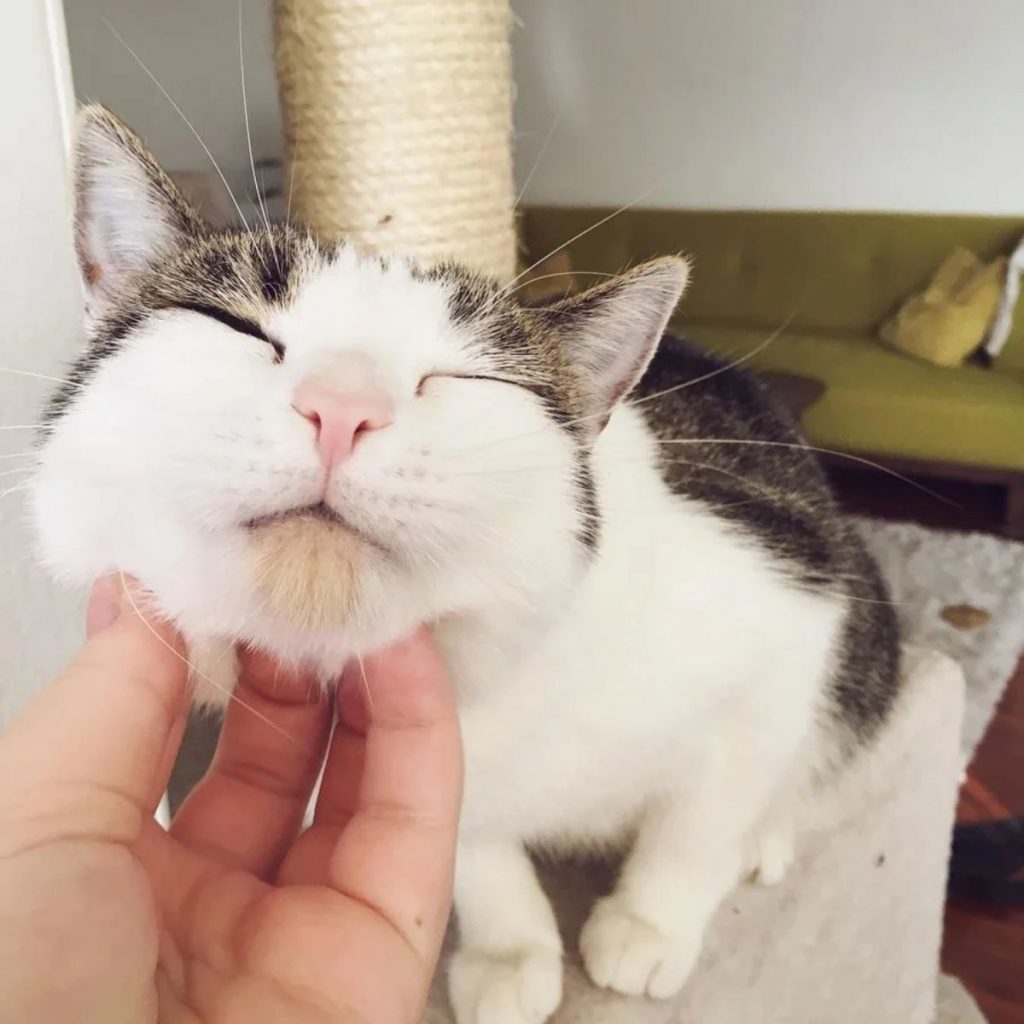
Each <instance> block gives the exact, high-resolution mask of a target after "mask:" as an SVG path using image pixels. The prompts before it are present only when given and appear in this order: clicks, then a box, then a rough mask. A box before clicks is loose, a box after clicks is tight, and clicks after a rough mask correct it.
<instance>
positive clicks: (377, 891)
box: [282, 633, 462, 963]
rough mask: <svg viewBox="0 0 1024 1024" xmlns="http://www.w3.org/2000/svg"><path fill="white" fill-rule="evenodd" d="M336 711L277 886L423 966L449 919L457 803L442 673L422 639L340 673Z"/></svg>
mask: <svg viewBox="0 0 1024 1024" xmlns="http://www.w3.org/2000/svg"><path fill="white" fill-rule="evenodd" d="M339 705H340V707H341V715H340V719H339V722H338V726H337V728H336V729H335V733H334V737H333V739H332V741H331V748H330V752H329V754H328V758H327V763H326V766H325V769H324V776H323V782H322V785H321V790H320V797H319V800H318V802H317V809H316V815H315V818H314V824H313V827H312V828H311V829H310V830H309V832H307V833H306V834H305V835H304V836H303V837H302V838H301V839H300V840H299V842H298V843H297V844H296V846H295V848H294V849H293V851H292V853H291V855H290V856H289V858H288V860H287V861H286V862H285V865H284V866H283V868H282V880H283V881H288V882H298V881H309V882H312V881H320V882H326V883H327V884H329V885H331V886H333V887H334V888H336V889H338V890H339V891H340V892H342V893H344V894H345V895H347V896H349V897H350V898H353V899H356V900H359V901H360V902H361V903H363V904H365V905H367V906H369V907H370V908H371V909H373V910H374V911H375V912H377V913H378V914H380V915H381V916H383V917H384V918H385V919H386V920H388V921H389V922H390V923H391V925H392V926H393V927H394V928H395V929H396V930H398V931H399V932H400V933H401V934H402V935H403V936H404V937H405V939H406V941H407V942H408V943H409V944H410V945H411V946H412V948H413V949H414V950H416V952H417V953H418V954H419V955H420V956H421V958H422V959H423V960H424V961H426V962H428V963H429V962H431V961H432V959H433V958H434V957H436V955H437V949H438V947H439V946H440V941H441V937H442V935H443V933H444V927H445V923H446V922H447V919H448V912H449V908H450V903H451V880H452V872H453V868H454V862H455V841H456V835H457V831H458V818H459V808H460V805H461V800H462V745H461V741H460V736H459V726H458V718H457V714H456V706H455V697H454V694H453V692H452V689H451V686H450V684H449V681H448V673H447V670H446V668H445V666H444V664H443V662H442V661H441V658H440V656H439V654H438V653H437V651H436V649H435V648H434V645H433V643H432V642H431V640H430V639H429V637H428V636H427V635H426V634H425V633H421V634H419V635H417V636H416V637H414V638H413V639H412V640H410V641H408V642H407V643H404V644H401V645H399V646H397V647H393V648H391V649H389V650H387V651H384V652H382V653H381V654H378V655H375V656H373V657H370V658H367V659H366V661H365V663H364V664H363V665H361V666H360V665H355V666H351V667H350V668H349V670H348V671H347V672H346V675H345V679H344V680H343V689H342V693H341V695H340V696H339ZM361 717H362V721H360V718H361ZM364 727H365V733H364V731H363V730H364Z"/></svg>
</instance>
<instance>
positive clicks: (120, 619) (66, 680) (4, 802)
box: [0, 580, 187, 845]
mask: <svg viewBox="0 0 1024 1024" xmlns="http://www.w3.org/2000/svg"><path fill="white" fill-rule="evenodd" d="M97 586H98V588H100V589H101V591H102V589H103V588H106V591H107V593H106V594H105V599H106V601H107V603H108V604H109V605H110V614H109V616H107V617H108V618H110V619H115V621H113V622H112V624H110V625H109V626H107V628H104V629H102V631H101V632H98V633H96V634H95V635H94V636H92V637H91V639H90V640H89V641H88V643H86V645H85V646H84V647H83V648H82V650H81V651H80V652H79V654H78V656H77V657H76V658H75V659H74V660H73V661H72V662H71V664H70V665H68V667H67V668H66V669H64V671H63V672H62V673H61V674H60V675H59V676H58V677H57V679H56V680H55V681H54V682H53V683H52V684H51V685H50V686H49V687H47V688H46V689H45V690H43V691H42V692H41V693H40V694H39V695H38V696H37V697H36V698H35V700H34V701H32V703H31V704H29V706H28V707H27V708H26V709H25V711H24V712H23V713H22V714H21V715H20V716H19V717H18V718H16V719H15V720H14V721H13V722H12V723H11V725H10V726H9V728H8V729H7V731H6V733H5V734H4V737H3V742H2V743H0V780H2V782H0V814H3V815H4V816H5V817H6V818H7V820H8V824H13V823H16V826H17V827H15V828H10V829H8V828H5V829H4V830H3V831H4V834H5V837H6V838H8V839H9V840H11V841H13V842H16V843H19V844H22V845H24V844H26V843H38V842H43V841H47V840H51V839H56V838H69V837H72V836H80V835H91V836H94V837H102V838H107V839H111V840H114V841H129V840H131V839H132V838H133V836H134V833H135V832H137V830H138V827H139V824H140V821H141V819H142V816H143V814H145V815H146V816H148V814H149V813H151V810H152V808H151V807H150V806H149V804H150V802H151V801H152V799H153V793H154V791H155V789H156V788H159V779H158V776H159V775H160V773H161V772H162V771H166V770H167V763H166V761H167V759H166V756H165V755H166V752H167V748H168V745H169V743H170V742H172V741H173V737H174V735H175V732H176V730H177V729H178V726H179V725H180V722H181V720H182V716H183V714H184V708H185V692H186V677H187V670H186V665H185V660H184V655H183V653H182V647H181V641H180V639H179V638H178V637H177V636H176V635H175V633H174V632H173V631H172V630H170V629H169V628H168V627H166V626H164V625H162V624H161V623H159V622H157V621H156V620H152V621H151V620H150V619H148V618H146V617H144V613H143V612H142V611H141V609H140V607H139V602H140V600H141V598H140V597H136V596H135V595H133V594H132V593H131V592H130V591H128V590H127V589H125V588H124V587H123V586H121V585H119V584H118V583H116V582H115V581H113V580H105V581H103V582H102V583H100V584H98V585H97ZM95 603H96V602H94V606H95ZM42 805H45V806H46V808H47V813H46V814H41V813H39V811H40V806H42ZM33 812H34V813H33ZM15 834H16V835H17V838H16V839H15Z"/></svg>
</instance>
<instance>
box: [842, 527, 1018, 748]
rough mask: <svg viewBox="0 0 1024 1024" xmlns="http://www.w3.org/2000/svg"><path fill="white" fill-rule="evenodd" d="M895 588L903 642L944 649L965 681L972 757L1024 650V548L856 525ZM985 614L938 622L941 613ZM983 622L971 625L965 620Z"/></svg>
mask: <svg viewBox="0 0 1024 1024" xmlns="http://www.w3.org/2000/svg"><path fill="white" fill-rule="evenodd" d="M858 524H859V525H860V527H861V529H862V531H863V533H864V536H865V538H866V539H867V542H868V545H869V546H870V548H871V550H872V552H873V553H874V555H875V557H876V558H877V559H878V562H879V564H880V565H881V567H882V572H883V573H885V576H886V578H887V579H888V581H889V585H890V587H891V588H892V592H893V600H894V601H896V603H897V612H898V614H899V617H900V622H901V624H902V626H903V631H904V637H905V639H906V640H907V641H908V642H910V643H914V644H918V645H920V646H922V647H929V648H931V649H932V650H936V651H942V653H943V654H948V655H949V656H950V657H951V658H953V659H954V660H955V661H958V662H959V663H960V665H961V666H962V667H963V670H964V677H965V679H966V682H967V696H966V706H965V711H964V726H963V747H964V752H965V755H966V757H967V758H968V759H969V757H970V755H971V754H972V753H973V751H974V748H975V747H976V746H977V745H978V742H979V741H980V739H981V737H982V736H983V735H984V732H985V729H986V727H987V726H988V723H989V721H990V720H991V718H992V713H993V712H994V711H995V707H996V704H998V703H999V698H1000V697H1001V696H1002V694H1003V690H1004V689H1005V688H1006V684H1007V682H1008V681H1009V679H1010V676H1011V674H1012V673H1013V670H1014V666H1015V665H1016V663H1017V659H1018V657H1019V656H1020V653H1021V650H1022V649H1024V544H1020V543H1017V542H1015V541H1010V540H1004V539H1003V538H1001V537H991V536H989V535H988V534H983V533H952V532H948V531H945V530H931V529H926V528H925V527H923V526H917V525H915V524H913V523H883V522H878V521H876V520H867V519H861V520H858ZM950 608H969V609H976V610H977V611H979V612H981V613H983V615H982V616H971V614H970V613H967V614H961V615H960V616H956V615H955V614H954V615H953V617H954V618H959V620H960V622H961V625H960V626H959V627H958V626H956V625H953V624H951V623H950V622H948V621H947V620H946V619H944V618H943V617H942V613H943V611H944V610H945V609H950ZM984 616H987V617H988V621H987V622H984V623H983V624H978V625H974V626H973V627H972V626H970V625H969V624H968V623H969V621H970V619H971V618H972V617H973V618H976V619H978V618H982V617H984Z"/></svg>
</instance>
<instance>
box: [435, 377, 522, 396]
mask: <svg viewBox="0 0 1024 1024" xmlns="http://www.w3.org/2000/svg"><path fill="white" fill-rule="evenodd" d="M437 378H444V379H448V380H489V381H493V382H494V383H495V384H511V385H512V387H521V386H522V385H520V384H519V383H518V382H516V381H514V380H509V379H508V378H507V377H492V376H491V375H490V374H486V373H428V374H426V375H425V376H423V377H421V378H420V382H419V384H418V385H417V386H416V394H417V395H421V394H423V387H424V385H425V384H426V383H427V381H429V380H435V379H437Z"/></svg>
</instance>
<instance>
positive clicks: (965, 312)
mask: <svg viewBox="0 0 1024 1024" xmlns="http://www.w3.org/2000/svg"><path fill="white" fill-rule="evenodd" d="M1005 279H1006V258H1005V257H1000V258H999V259H997V260H994V261H993V262H992V263H988V264H985V263H982V262H981V260H979V259H978V257H977V256H975V255H974V253H973V252H971V251H970V250H968V249H954V250H953V252H951V253H950V254H949V255H948V256H947V257H946V259H945V260H944V261H943V263H942V266H941V267H939V269H938V270H937V271H936V272H935V276H934V277H933V278H932V280H931V283H930V284H929V285H928V287H927V288H926V289H925V290H924V291H923V292H921V293H920V294H918V295H914V296H912V297H911V298H909V299H908V300H907V301H906V302H904V303H903V305H902V306H901V307H900V309H899V312H897V313H896V315H895V316H893V317H892V318H891V319H889V320H887V321H886V322H885V323H884V324H883V325H882V327H881V330H880V331H879V332H878V333H879V336H880V337H881V339H882V340H883V341H885V342H887V343H888V344H890V345H892V347H893V348H896V349H898V350H899V351H900V352H904V353H906V354H907V355H911V356H916V357H917V358H918V359H925V360H927V361H928V362H929V363H935V365H936V366H959V365H960V364H961V363H962V362H963V361H964V360H965V359H966V358H967V357H968V356H969V355H970V354H971V353H972V352H974V351H975V349H977V348H978V346H979V345H981V343H982V341H984V339H985V332H986V331H987V330H988V326H989V324H990V323H991V322H992V317H993V316H994V315H995V311H996V307H997V305H998V304H999V298H1000V296H1001V295H1002V293H1003V285H1004V282H1005Z"/></svg>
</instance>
